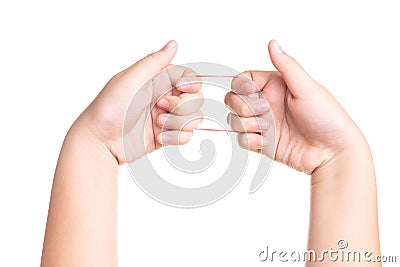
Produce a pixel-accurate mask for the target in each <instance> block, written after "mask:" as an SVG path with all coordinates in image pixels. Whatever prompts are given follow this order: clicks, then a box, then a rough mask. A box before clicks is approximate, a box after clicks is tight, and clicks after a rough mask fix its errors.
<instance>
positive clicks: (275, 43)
mask: <svg viewBox="0 0 400 267" xmlns="http://www.w3.org/2000/svg"><path fill="white" fill-rule="evenodd" d="M272 46H273V47H274V49H275V51H276V52H277V53H278V54H280V55H281V54H283V53H284V52H283V49H282V47H281V46H280V45H279V43H278V42H277V41H275V40H274V41H273V43H272Z"/></svg>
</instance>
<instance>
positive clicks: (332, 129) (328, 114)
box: [225, 40, 365, 174]
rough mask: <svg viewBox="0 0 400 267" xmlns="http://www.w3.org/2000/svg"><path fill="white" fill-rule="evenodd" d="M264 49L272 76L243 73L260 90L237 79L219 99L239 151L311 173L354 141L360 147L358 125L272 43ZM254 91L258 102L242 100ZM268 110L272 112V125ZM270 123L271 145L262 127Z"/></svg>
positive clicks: (266, 129) (263, 73) (269, 73)
mask: <svg viewBox="0 0 400 267" xmlns="http://www.w3.org/2000/svg"><path fill="white" fill-rule="evenodd" d="M268 50H269V54H270V57H271V60H272V63H273V64H274V66H275V67H276V69H277V70H278V72H267V71H247V72H244V74H245V75H246V76H248V77H249V78H250V79H251V80H252V81H253V82H254V83H255V84H256V85H257V87H258V88H260V89H257V88H256V87H254V86H252V84H251V83H249V82H248V81H247V82H246V79H241V78H238V79H234V80H233V82H232V92H229V93H228V94H227V95H226V97H225V103H226V104H227V105H228V106H229V107H230V108H231V109H232V111H233V112H232V113H230V114H229V115H228V123H229V124H230V125H231V127H232V129H233V130H237V131H239V132H241V133H239V135H238V141H239V144H240V145H241V146H242V147H244V148H246V149H249V150H252V151H256V152H259V153H262V154H264V155H266V156H268V157H270V158H273V159H274V160H276V161H279V162H282V163H284V164H286V165H288V166H290V167H292V168H294V169H296V170H298V171H303V172H305V173H308V174H311V173H313V172H314V171H315V170H316V169H318V168H321V167H323V166H325V165H327V164H329V163H330V162H332V161H334V160H335V158H336V156H337V155H338V154H339V153H341V152H342V151H343V150H346V149H348V148H349V147H354V144H355V143H357V142H358V143H360V141H361V142H364V143H365V140H364V137H363V136H362V134H361V132H360V130H359V129H358V127H357V126H356V125H355V123H354V122H353V121H352V120H351V118H350V117H349V115H348V114H347V113H346V112H345V111H344V109H343V108H342V107H341V106H340V104H339V103H338V102H337V101H336V99H335V98H334V97H333V96H332V95H331V94H330V93H329V92H328V90H326V89H325V88H324V87H323V86H321V85H320V84H318V83H317V82H315V81H314V80H313V79H311V78H310V76H308V74H307V73H306V72H305V71H304V70H303V68H302V67H301V66H300V65H299V64H298V63H297V62H296V61H295V60H294V59H293V58H292V57H290V56H289V55H287V54H286V53H285V52H283V50H282V48H281V47H280V46H279V44H278V43H277V42H276V41H274V40H273V41H271V42H270V44H269V46H268ZM259 90H261V92H260V91H259ZM254 93H259V98H253V97H250V98H249V97H248V95H250V94H254ZM264 99H265V100H267V102H268V104H266V103H265V100H264ZM260 105H261V107H260ZM262 105H263V106H262ZM268 105H269V107H268ZM268 112H272V115H273V118H274V122H272V121H270V120H271V116H267V114H268ZM256 117H257V118H258V123H257V119H256ZM273 123H274V124H275V133H273V134H274V135H275V143H274V144H272V142H271V140H269V139H271V138H270V137H271V134H268V129H269V130H273V129H271V128H273V127H268V125H270V126H271V125H273ZM271 146H274V147H273V149H271Z"/></svg>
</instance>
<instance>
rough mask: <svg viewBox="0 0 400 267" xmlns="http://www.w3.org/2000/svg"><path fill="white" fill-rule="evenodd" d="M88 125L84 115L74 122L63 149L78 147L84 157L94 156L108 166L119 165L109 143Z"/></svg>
mask: <svg viewBox="0 0 400 267" xmlns="http://www.w3.org/2000/svg"><path fill="white" fill-rule="evenodd" d="M87 125H88V124H87V123H85V121H84V120H83V119H82V117H79V118H78V119H77V120H76V121H75V122H74V123H73V125H72V126H71V128H70V129H69V131H68V133H67V136H66V137H65V141H64V145H63V150H64V148H65V146H67V147H68V148H71V149H75V148H76V149H77V150H78V151H79V152H80V154H81V155H82V157H83V158H86V159H89V158H88V157H93V158H96V159H97V160H99V161H101V162H102V163H104V164H106V166H114V165H116V166H118V161H117V160H116V158H115V157H114V155H113V154H112V153H111V151H110V149H109V148H108V147H107V144H105V143H104V142H103V140H101V139H100V138H99V137H98V136H97V135H96V134H95V133H93V131H92V130H91V129H90V127H88V126H87Z"/></svg>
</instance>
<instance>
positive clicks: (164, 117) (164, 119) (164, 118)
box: [158, 114, 171, 127]
mask: <svg viewBox="0 0 400 267" xmlns="http://www.w3.org/2000/svg"><path fill="white" fill-rule="evenodd" d="M158 122H159V123H160V125H161V126H163V127H164V126H168V125H170V124H171V119H170V118H169V117H168V115H166V114H162V115H160V116H159V117H158Z"/></svg>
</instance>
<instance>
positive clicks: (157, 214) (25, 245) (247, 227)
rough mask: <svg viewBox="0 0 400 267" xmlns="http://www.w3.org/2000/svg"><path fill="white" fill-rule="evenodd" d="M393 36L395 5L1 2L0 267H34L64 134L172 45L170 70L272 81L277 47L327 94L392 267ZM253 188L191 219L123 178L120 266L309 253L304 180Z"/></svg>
mask: <svg viewBox="0 0 400 267" xmlns="http://www.w3.org/2000/svg"><path fill="white" fill-rule="evenodd" d="M399 25H400V16H399V8H398V1H358V2H357V1H330V3H328V2H327V1H243V2H237V3H234V1H215V0H214V1H195V2H194V1H193V2H189V1H172V0H169V1H159V2H156V1H150V0H146V1H137V2H134V1H107V2H106V1H92V2H90V1H85V2H84V1H64V2H62V3H61V2H59V1H2V2H1V4H0V40H1V41H0V87H1V88H0V116H1V131H0V135H1V138H0V148H1V154H0V155H1V172H0V174H1V178H0V205H1V206H0V207H1V208H0V216H1V217H0V225H1V227H0V265H1V266H38V265H39V262H40V254H41V246H42V240H43V234H44V230H45V223H46V216H47V208H48V201H49V195H50V189H51V183H52V176H53V172H54V168H55V164H56V161H57V156H58V153H59V150H60V146H61V144H62V141H63V138H64V136H65V134H66V132H67V130H68V128H69V126H70V125H71V124H72V122H73V121H74V119H75V118H76V117H77V116H78V115H79V114H80V112H81V111H82V110H83V109H84V108H85V107H86V106H87V105H88V104H89V103H90V101H91V100H92V99H93V98H94V97H95V96H96V94H97V93H98V92H99V90H100V89H101V88H102V87H103V85H104V84H105V83H106V82H107V80H108V79H109V78H110V77H111V76H112V75H113V74H115V73H116V72H118V71H120V70H121V69H123V68H125V67H127V66H129V65H130V64H132V63H134V62H135V61H136V60H138V59H140V58H141V57H143V56H145V55H146V54H148V53H150V52H152V51H155V50H157V49H159V48H161V47H162V46H163V45H164V43H166V42H167V41H168V40H170V39H175V40H177V41H178V43H179V46H180V48H179V51H178V54H177V56H176V58H175V60H174V63H176V64H179V63H187V62H193V61H208V62H216V63H220V64H224V65H227V66H230V67H233V68H235V69H238V70H246V69H265V70H271V69H273V67H272V65H271V63H270V61H269V57H268V54H267V43H268V41H269V40H270V39H272V38H275V39H277V40H278V41H279V42H280V43H281V45H282V46H283V48H284V49H285V50H286V51H287V52H288V53H289V54H291V55H293V56H295V57H296V58H297V59H298V61H299V62H301V63H302V64H303V66H304V67H305V68H306V69H307V70H308V72H309V73H310V74H311V75H312V76H313V77H314V78H315V79H316V80H317V81H319V82H320V83H322V84H323V85H325V86H326V87H327V88H328V89H330V90H331V92H332V93H333V94H334V95H335V96H336V97H337V98H338V99H339V101H340V102H341V103H342V105H343V106H344V107H345V108H346V109H347V111H348V112H349V114H350V115H351V116H352V118H353V119H354V120H355V121H356V122H357V124H358V125H359V126H360V128H361V129H362V130H363V132H364V134H365V136H366V137H367V139H368V141H369V143H370V146H371V149H372V152H373V155H374V160H375V166H376V173H377V182H378V191H379V192H378V193H379V220H380V234H381V247H382V254H384V255H396V253H397V256H398V259H399V257H400V254H398V253H399V245H398V244H399V237H400V236H399V228H398V226H399V225H400V221H399V216H398V203H399V202H400V201H399V200H400V194H399V188H400V187H399V186H400V182H399V180H400V179H399V178H400V175H399V172H398V164H399V163H398V160H399V156H398V154H399V149H400V141H399V136H400V131H399V126H398V124H399V119H398V117H399V115H400V105H399V104H398V101H399V96H400V95H399V91H400V86H399V82H398V77H399V72H400V68H399V61H400V52H399V47H400V40H399ZM250 180H251V177H244V179H243V180H242V182H241V183H240V184H239V186H238V187H237V188H236V189H235V190H234V191H233V192H232V193H231V194H229V195H228V196H227V197H225V198H224V199H223V200H221V201H219V202H217V203H216V204H214V205H211V206H208V207H205V208H200V209H194V210H185V209H176V208H171V207H168V206H164V205H162V204H159V203H158V202H156V201H154V200H152V199H150V198H149V197H147V195H145V194H144V193H143V192H142V191H140V190H139V189H138V187H137V186H136V185H135V183H134V182H133V181H132V179H131V178H130V176H129V174H128V171H127V169H126V167H121V169H120V176H119V185H120V186H119V255H120V266H157V265H161V264H163V265H167V266H172V265H174V266H187V265H191V266H204V265H207V266H218V265H219V266H262V265H266V263H261V262H259V261H258V253H259V252H260V251H261V250H262V249H264V248H265V246H266V245H269V246H270V247H272V248H276V249H291V250H296V249H297V250H302V249H305V245H306V238H307V228H308V212H309V177H307V176H306V175H304V174H301V173H297V172H295V171H293V170H291V169H289V168H288V167H285V166H282V165H280V164H275V165H274V166H273V169H272V171H271V174H270V176H269V178H268V180H267V181H266V183H265V184H264V186H263V187H262V188H261V189H260V190H259V191H258V192H257V193H256V194H254V195H249V194H247V191H248V186H249V183H250ZM286 265H289V264H286ZM301 265H302V264H301ZM393 266H394V265H393Z"/></svg>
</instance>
